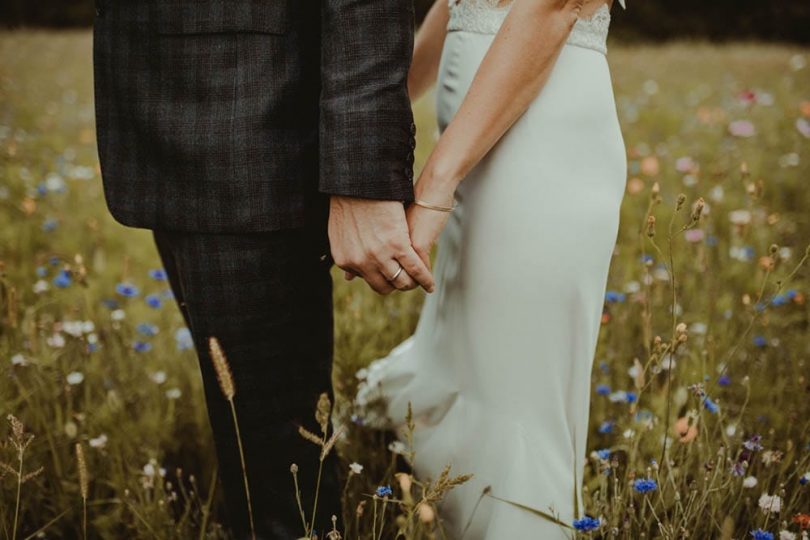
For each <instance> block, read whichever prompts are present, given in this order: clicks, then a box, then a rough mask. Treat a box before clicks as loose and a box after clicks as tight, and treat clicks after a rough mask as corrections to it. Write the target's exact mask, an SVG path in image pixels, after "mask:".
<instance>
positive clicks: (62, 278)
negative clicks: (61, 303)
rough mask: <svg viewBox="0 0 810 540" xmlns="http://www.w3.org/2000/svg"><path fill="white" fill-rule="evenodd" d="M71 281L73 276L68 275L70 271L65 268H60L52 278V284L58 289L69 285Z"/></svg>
mask: <svg viewBox="0 0 810 540" xmlns="http://www.w3.org/2000/svg"><path fill="white" fill-rule="evenodd" d="M71 283H73V278H72V277H70V272H69V271H67V270H62V271H61V272H59V273H58V274H56V277H55V278H53V284H54V286H56V287H59V288H60V289H64V288H66V287H70V284H71Z"/></svg>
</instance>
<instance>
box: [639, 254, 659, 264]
mask: <svg viewBox="0 0 810 540" xmlns="http://www.w3.org/2000/svg"><path fill="white" fill-rule="evenodd" d="M639 259H640V260H641V262H642V263H651V262H653V261H654V260H655V259H653V256H652V255H642V256H641V257H639Z"/></svg>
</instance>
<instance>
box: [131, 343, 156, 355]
mask: <svg viewBox="0 0 810 540" xmlns="http://www.w3.org/2000/svg"><path fill="white" fill-rule="evenodd" d="M132 348H133V349H134V350H135V352H139V353H144V352H149V351H151V350H152V344H151V343H149V342H147V341H136V342H135V343H133V344H132Z"/></svg>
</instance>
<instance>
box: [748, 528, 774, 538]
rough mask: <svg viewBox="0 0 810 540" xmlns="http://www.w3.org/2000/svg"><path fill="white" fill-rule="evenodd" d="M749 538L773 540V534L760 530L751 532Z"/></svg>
mask: <svg viewBox="0 0 810 540" xmlns="http://www.w3.org/2000/svg"><path fill="white" fill-rule="evenodd" d="M751 536H753V537H754V540H773V534H772V533H769V532H768V531H763V530H762V529H756V530H753V531H751Z"/></svg>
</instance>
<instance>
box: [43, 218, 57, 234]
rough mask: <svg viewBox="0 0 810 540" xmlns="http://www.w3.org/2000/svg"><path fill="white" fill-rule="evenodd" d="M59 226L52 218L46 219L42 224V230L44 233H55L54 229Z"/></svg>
mask: <svg viewBox="0 0 810 540" xmlns="http://www.w3.org/2000/svg"><path fill="white" fill-rule="evenodd" d="M58 226H59V222H58V221H56V220H55V219H54V218H48V219H46V220H45V221H44V222H43V223H42V230H43V231H44V232H51V231H55V230H56V227H58Z"/></svg>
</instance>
